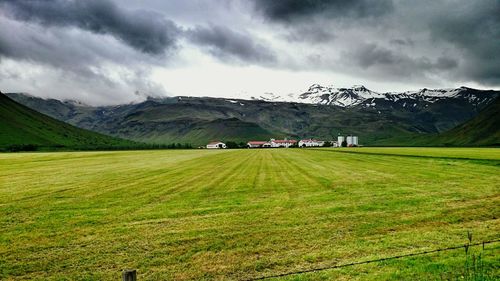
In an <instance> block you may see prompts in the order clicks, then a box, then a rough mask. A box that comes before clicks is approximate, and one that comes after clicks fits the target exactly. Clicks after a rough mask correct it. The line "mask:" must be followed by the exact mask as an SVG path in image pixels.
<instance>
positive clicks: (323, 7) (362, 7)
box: [254, 0, 393, 22]
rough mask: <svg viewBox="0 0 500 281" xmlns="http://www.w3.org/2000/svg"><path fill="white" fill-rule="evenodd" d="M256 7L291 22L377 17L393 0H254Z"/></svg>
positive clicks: (273, 17) (279, 19)
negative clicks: (316, 18)
mask: <svg viewBox="0 0 500 281" xmlns="http://www.w3.org/2000/svg"><path fill="white" fill-rule="evenodd" d="M254 3H255V8H256V10H257V11H259V12H261V13H262V14H263V15H264V16H266V17H267V18H268V19H270V20H274V21H284V22H290V21H295V20H310V18H311V17H313V16H318V15H319V16H322V17H325V18H330V17H332V18H344V17H361V18H365V17H377V16H380V15H383V14H386V13H388V12H390V11H392V9H393V4H392V0H380V1H370V0H349V1H345V0H280V1H269V0H254Z"/></svg>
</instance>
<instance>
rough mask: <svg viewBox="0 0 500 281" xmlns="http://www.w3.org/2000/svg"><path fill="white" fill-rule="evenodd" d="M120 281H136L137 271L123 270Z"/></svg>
mask: <svg viewBox="0 0 500 281" xmlns="http://www.w3.org/2000/svg"><path fill="white" fill-rule="evenodd" d="M122 281H137V271H136V270H135V269H125V270H124V271H122Z"/></svg>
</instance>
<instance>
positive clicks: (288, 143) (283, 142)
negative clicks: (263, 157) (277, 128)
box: [269, 139, 297, 148]
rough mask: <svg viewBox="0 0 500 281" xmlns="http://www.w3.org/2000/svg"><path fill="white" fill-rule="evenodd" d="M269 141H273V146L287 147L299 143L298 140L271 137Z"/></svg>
mask: <svg viewBox="0 0 500 281" xmlns="http://www.w3.org/2000/svg"><path fill="white" fill-rule="evenodd" d="M269 142H270V143H271V147H285V148H289V147H290V146H293V145H295V144H296V143H297V141H296V140H287V139H284V140H275V139H271V140H270V141H269Z"/></svg>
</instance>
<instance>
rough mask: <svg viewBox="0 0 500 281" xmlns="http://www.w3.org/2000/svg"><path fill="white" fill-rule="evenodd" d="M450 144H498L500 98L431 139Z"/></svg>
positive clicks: (499, 138) (499, 136)
mask: <svg viewBox="0 0 500 281" xmlns="http://www.w3.org/2000/svg"><path fill="white" fill-rule="evenodd" d="M433 142H434V143H438V144H439V143H444V144H446V145H452V146H484V145H494V146H500V98H499V99H496V100H495V101H494V102H493V103H492V104H490V105H488V107H486V108H485V109H484V110H483V111H481V113H479V115H477V116H476V117H474V118H472V119H471V120H469V121H467V122H465V123H464V124H462V125H459V126H457V127H455V128H453V129H451V130H449V131H447V132H445V133H442V134H440V135H439V136H437V137H436V139H434V140H433Z"/></svg>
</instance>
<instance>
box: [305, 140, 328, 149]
mask: <svg viewBox="0 0 500 281" xmlns="http://www.w3.org/2000/svg"><path fill="white" fill-rule="evenodd" d="M324 144H325V142H324V141H320V140H313V139H308V140H300V141H299V147H319V146H323V145H324Z"/></svg>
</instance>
